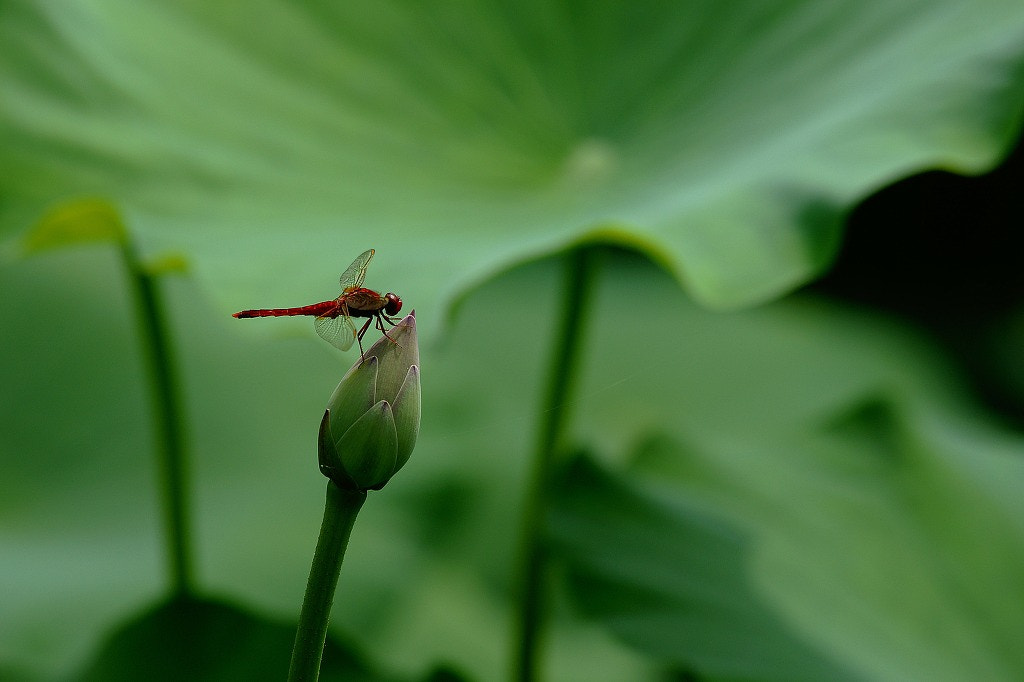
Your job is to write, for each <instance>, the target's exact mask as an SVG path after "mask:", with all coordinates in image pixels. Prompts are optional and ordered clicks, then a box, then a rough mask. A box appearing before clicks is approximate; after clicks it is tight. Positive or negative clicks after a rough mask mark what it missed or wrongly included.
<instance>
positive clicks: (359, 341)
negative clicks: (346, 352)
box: [356, 318, 373, 359]
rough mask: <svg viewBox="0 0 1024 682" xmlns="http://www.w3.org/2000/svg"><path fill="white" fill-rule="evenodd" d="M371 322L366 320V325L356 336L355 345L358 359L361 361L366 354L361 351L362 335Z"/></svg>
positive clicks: (370, 319)
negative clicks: (357, 348) (357, 345)
mask: <svg viewBox="0 0 1024 682" xmlns="http://www.w3.org/2000/svg"><path fill="white" fill-rule="evenodd" d="M372 321H373V318H369V319H367V320H366V324H364V325H363V328H362V329H360V330H359V333H358V334H356V343H358V344H359V357H360V359H362V358H363V357H364V356H365V355H366V352H365V351H363V335H364V334H365V333H366V330H367V329H368V328H369V326H370V322H372Z"/></svg>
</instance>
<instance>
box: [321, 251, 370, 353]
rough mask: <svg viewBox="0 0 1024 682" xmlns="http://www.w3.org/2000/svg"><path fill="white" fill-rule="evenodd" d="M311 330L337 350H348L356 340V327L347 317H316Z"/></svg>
mask: <svg viewBox="0 0 1024 682" xmlns="http://www.w3.org/2000/svg"><path fill="white" fill-rule="evenodd" d="M370 255H373V254H372V252H371V254H370ZM313 328H314V329H316V333H317V334H319V335H320V338H321V339H323V340H324V341H326V342H327V343H329V344H331V345H332V346H334V347H335V348H337V349H338V350H348V349H349V348H351V347H352V344H353V343H354V342H355V340H356V326H355V325H354V324H352V318H351V317H349V316H348V315H338V316H337V317H326V316H325V317H318V318H316V319H315V320H313Z"/></svg>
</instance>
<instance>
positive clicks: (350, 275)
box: [340, 249, 373, 294]
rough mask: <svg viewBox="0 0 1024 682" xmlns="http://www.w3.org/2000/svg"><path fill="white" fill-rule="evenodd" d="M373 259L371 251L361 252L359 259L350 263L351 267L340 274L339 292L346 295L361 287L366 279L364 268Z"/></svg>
mask: <svg viewBox="0 0 1024 682" xmlns="http://www.w3.org/2000/svg"><path fill="white" fill-rule="evenodd" d="M372 258H373V249H369V250H368V251H363V252H362V253H361V254H359V257H358V258H356V259H355V260H354V261H352V265H350V266H348V267H347V268H346V269H345V272H343V273H341V279H340V282H341V291H342V293H346V294H347V293H348V292H350V291H353V290H355V289H358V288H359V287H361V286H363V280H364V279H366V266H367V265H369V264H370V260H371V259H372Z"/></svg>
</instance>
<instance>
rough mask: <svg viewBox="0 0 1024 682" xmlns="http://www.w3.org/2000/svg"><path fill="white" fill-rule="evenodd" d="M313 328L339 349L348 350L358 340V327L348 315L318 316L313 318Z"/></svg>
mask: <svg viewBox="0 0 1024 682" xmlns="http://www.w3.org/2000/svg"><path fill="white" fill-rule="evenodd" d="M313 328H314V329H316V333H317V334H319V335H320V338H322V339H323V340H324V341H326V342H327V343H329V344H331V345H332V346H334V347H335V348H337V349H338V350H348V349H349V348H351V347H352V344H353V343H354V342H355V340H356V327H355V325H354V324H352V318H351V317H349V316H348V315H338V316H337V317H327V316H324V317H318V318H316V319H315V320H313Z"/></svg>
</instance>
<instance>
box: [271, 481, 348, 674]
mask: <svg viewBox="0 0 1024 682" xmlns="http://www.w3.org/2000/svg"><path fill="white" fill-rule="evenodd" d="M365 501H366V491H365V490H364V491H353V490H345V489H343V488H339V487H338V486H336V485H335V484H334V482H333V481H331V482H328V483H327V502H326V504H325V505H324V521H323V523H322V524H321V525H320V537H319V538H317V541H316V551H315V552H313V564H312V565H311V566H310V567H309V580H308V581H307V582H306V595H305V596H304V597H303V598H302V610H301V611H300V612H299V629H298V630H297V631H296V632H295V646H294V648H293V649H292V662H291V666H290V667H289V668H288V682H298V681H299V680H302V681H303V682H307V681H308V682H313V681H315V680H316V679H317V678H318V677H319V676H320V658H321V657H322V656H323V653H324V642H325V641H326V639H327V623H328V621H329V620H330V617H331V605H332V604H334V590H335V588H336V587H337V586H338V574H339V573H340V572H341V562H342V560H343V559H344V558H345V548H346V547H348V538H349V536H350V535H351V534H352V526H353V524H355V522H356V514H358V513H359V509H360V507H362V506H363V502H365Z"/></svg>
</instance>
